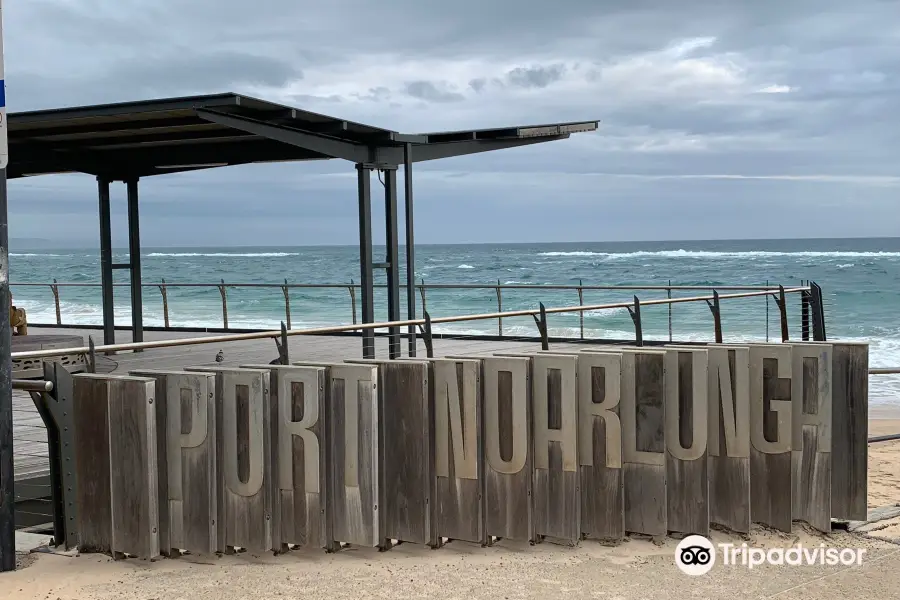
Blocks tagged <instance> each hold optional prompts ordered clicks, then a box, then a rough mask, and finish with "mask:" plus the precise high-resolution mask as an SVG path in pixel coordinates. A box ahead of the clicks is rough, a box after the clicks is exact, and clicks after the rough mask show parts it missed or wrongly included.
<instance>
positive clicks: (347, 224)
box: [3, 0, 900, 245]
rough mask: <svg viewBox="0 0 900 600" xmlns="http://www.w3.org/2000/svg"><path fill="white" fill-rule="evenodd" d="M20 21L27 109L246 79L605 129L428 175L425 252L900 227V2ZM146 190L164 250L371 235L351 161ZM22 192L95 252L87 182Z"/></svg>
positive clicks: (18, 230)
mask: <svg viewBox="0 0 900 600" xmlns="http://www.w3.org/2000/svg"><path fill="white" fill-rule="evenodd" d="M3 27H4V43H5V51H6V96H7V102H8V105H9V110H10V111H20V110H30V109H37V108H54V107H60V106H72V105H82V104H91V103H106V102H115V101H126V100H139V99H148V98H154V97H165V96H177V95H188V94H208V93H217V92H224V91H234V92H240V93H244V94H248V95H252V96H258V97H261V98H264V99H267V100H271V101H275V102H282V103H286V104H289V105H292V106H296V107H301V108H305V109H308V110H312V111H317V112H322V113H325V114H328V115H333V116H337V117H340V118H344V119H350V120H356V121H361V122H364V123H369V124H372V125H377V126H381V127H386V128H390V129H395V130H399V131H403V132H421V131H435V130H443V129H462V128H472V127H497V126H506V125H524V124H540V123H546V122H557V121H570V120H592V119H597V120H600V121H601V126H600V129H599V131H598V132H596V133H588V134H579V135H576V136H573V137H572V138H570V139H569V140H564V141H558V142H552V143H548V144H539V145H536V146H532V147H528V148H519V149H512V150H504V151H500V152H496V153H491V154H483V155H478V156H474V157H463V158H456V159H447V160H443V161H437V162H432V163H428V164H427V165H426V164H423V165H421V166H417V168H416V170H415V176H416V188H415V197H416V215H415V216H416V227H417V234H418V237H417V241H418V242H421V243H427V242H433V243H449V242H492V241H495V242H531V241H533V242H537V241H604V240H673V239H723V238H724V239H727V238H767V237H857V236H897V235H900V156H898V151H900V117H898V115H900V79H898V75H900V3H898V2H897V1H896V0H886V1H879V0H858V1H856V2H847V1H846V0H844V1H841V2H837V1H832V0H778V1H770V0H753V1H751V0H742V1H738V0H731V1H728V2H724V1H721V0H682V1H680V2H671V1H664V0H656V1H652V2H651V1H645V0H628V1H625V0H617V1H608V0H557V1H556V2H549V1H546V0H454V1H453V2H438V1H431V0H385V1H382V2H371V1H368V0H328V1H327V2H326V1H315V2H314V1H311V0H255V1H254V2H247V1H245V0H154V1H150V0H116V1H115V2H112V1H109V0H6V1H5V2H4V12H3ZM373 183H374V185H373V193H377V192H378V191H379V190H380V186H378V184H377V182H375V181H374V180H373ZM141 185H142V189H141V192H142V196H141V200H142V237H143V241H144V244H145V245H259V244H267V245H301V244H321V243H355V242H356V240H357V233H358V232H357V219H356V182H355V171H354V169H353V166H352V165H351V164H349V163H346V162H338V161H329V162H314V163H311V164H299V163H298V164H288V163H280V164H273V165H256V166H245V167H230V168H226V169H213V170H208V171H204V172H196V173H190V174H181V175H168V176H163V177H157V178H149V179H146V180H143V181H142V182H141ZM124 193H125V191H124V186H122V185H121V184H116V185H115V187H114V188H113V194H114V208H113V210H114V212H113V218H114V220H115V221H114V227H116V228H117V234H116V238H115V239H114V243H115V244H116V245H123V244H124V243H125V241H126V240H127V237H126V235H125V231H124V224H125V220H124V206H125V201H124ZM9 197H10V198H9V204H10V235H11V237H14V238H15V237H19V238H21V237H39V238H52V237H58V238H59V239H62V240H67V241H68V240H72V241H87V242H89V243H96V242H95V240H96V238H97V229H98V227H97V216H96V215H97V200H96V182H95V181H94V179H93V178H92V177H90V176H87V175H72V176H53V177H41V178H34V179H30V180H16V181H13V182H11V183H10V186H9ZM401 198H402V196H401ZM381 206H382V205H381V202H380V198H379V202H376V203H375V204H374V205H373V208H374V209H375V211H376V212H375V214H377V215H378V217H379V219H377V220H376V219H373V224H374V229H375V236H376V237H375V240H376V242H378V241H379V240H381V239H383V229H384V227H383V219H382V218H380V217H381V215H382V214H383V212H382V208H381Z"/></svg>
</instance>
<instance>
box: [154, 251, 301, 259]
mask: <svg viewBox="0 0 900 600" xmlns="http://www.w3.org/2000/svg"><path fill="white" fill-rule="evenodd" d="M145 256H147V257H150V258H161V257H197V256H212V257H220V258H225V257H232V258H280V257H282V256H300V253H299V252H247V253H238V252H151V253H150V254H147V255H145Z"/></svg>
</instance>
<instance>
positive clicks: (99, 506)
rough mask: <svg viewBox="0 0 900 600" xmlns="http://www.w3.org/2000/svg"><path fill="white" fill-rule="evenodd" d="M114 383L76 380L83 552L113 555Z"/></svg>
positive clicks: (97, 378)
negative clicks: (111, 402) (111, 424)
mask: <svg viewBox="0 0 900 600" xmlns="http://www.w3.org/2000/svg"><path fill="white" fill-rule="evenodd" d="M110 381H111V379H110V378H108V377H105V376H100V375H89V374H86V373H80V374H78V375H75V376H74V377H73V382H72V383H73V387H74V389H73V400H72V409H73V411H74V416H73V425H74V428H75V472H76V478H77V480H78V493H77V497H76V510H77V515H78V517H77V518H78V522H77V525H76V526H77V531H78V548H79V550H80V551H81V552H109V551H110V544H111V543H112V512H111V511H112V505H111V496H110V467H109V460H110V459H109V451H110V448H109V385H110Z"/></svg>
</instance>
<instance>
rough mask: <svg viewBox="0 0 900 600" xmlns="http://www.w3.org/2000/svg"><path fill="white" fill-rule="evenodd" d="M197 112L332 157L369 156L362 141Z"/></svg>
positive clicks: (362, 158) (361, 159)
mask: <svg viewBox="0 0 900 600" xmlns="http://www.w3.org/2000/svg"><path fill="white" fill-rule="evenodd" d="M196 112H197V115H198V116H199V117H200V118H202V119H206V120H207V121H211V122H213V123H218V124H219V125H224V126H225V127H231V128H232V129H237V130H239V131H245V132H247V133H251V134H253V135H258V136H261V137H264V138H268V139H270V140H275V141H277V142H282V143H284V144H289V145H291V146H296V147H298V148H303V149H305V150H310V151H312V152H316V153H318V154H324V155H325V156H330V157H331V158H342V159H344V160H349V161H350V162H355V163H363V162H367V161H368V160H369V154H370V153H369V148H367V147H366V146H363V145H361V144H354V143H352V142H347V141H344V140H338V139H335V138H332V137H328V136H324V135H317V134H314V133H309V132H305V131H300V130H298V129H293V128H288V127H283V126H277V125H272V124H270V123H266V122H264V121H257V120H254V119H247V118H245V117H237V116H235V115H227V114H223V113H220V112H216V111H211V110H205V109H197V111H196Z"/></svg>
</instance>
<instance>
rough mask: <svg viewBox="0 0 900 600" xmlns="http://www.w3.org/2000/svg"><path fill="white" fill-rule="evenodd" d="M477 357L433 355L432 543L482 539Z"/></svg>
mask: <svg viewBox="0 0 900 600" xmlns="http://www.w3.org/2000/svg"><path fill="white" fill-rule="evenodd" d="M481 378H482V376H481V361H480V360H466V359H435V360H434V362H433V363H432V387H433V390H434V392H433V401H434V407H433V410H434V482H435V485H434V491H433V496H432V505H433V508H434V518H433V520H432V538H433V539H432V542H431V544H432V546H438V545H440V542H441V538H449V539H454V540H464V541H468V542H475V543H485V542H486V541H487V540H486V539H485V534H484V509H483V507H484V503H483V501H482V500H483V497H484V489H483V484H484V473H483V470H484V463H483V460H484V444H483V436H482V415H483V413H482V409H483V406H482V397H481Z"/></svg>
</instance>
